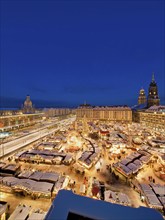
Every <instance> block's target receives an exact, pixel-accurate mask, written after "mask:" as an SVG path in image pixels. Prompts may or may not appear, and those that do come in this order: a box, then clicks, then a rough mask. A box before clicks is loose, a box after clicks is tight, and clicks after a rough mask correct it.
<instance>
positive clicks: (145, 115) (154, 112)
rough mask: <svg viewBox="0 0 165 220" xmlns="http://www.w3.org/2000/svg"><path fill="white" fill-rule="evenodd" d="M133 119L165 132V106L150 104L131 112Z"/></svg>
mask: <svg viewBox="0 0 165 220" xmlns="http://www.w3.org/2000/svg"><path fill="white" fill-rule="evenodd" d="M133 121H134V122H137V123H140V124H141V125H143V126H146V127H148V128H151V129H153V130H155V131H158V132H165V106H151V107H150V108H148V109H146V110H138V111H134V112H133Z"/></svg>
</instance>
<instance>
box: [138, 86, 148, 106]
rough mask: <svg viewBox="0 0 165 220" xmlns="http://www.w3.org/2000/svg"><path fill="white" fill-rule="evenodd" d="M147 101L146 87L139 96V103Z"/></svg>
mask: <svg viewBox="0 0 165 220" xmlns="http://www.w3.org/2000/svg"><path fill="white" fill-rule="evenodd" d="M146 102H147V98H146V95H145V91H144V89H141V90H140V92H139V97H138V105H141V104H145V103H146Z"/></svg>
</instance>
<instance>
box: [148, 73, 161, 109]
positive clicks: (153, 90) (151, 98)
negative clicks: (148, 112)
mask: <svg viewBox="0 0 165 220" xmlns="http://www.w3.org/2000/svg"><path fill="white" fill-rule="evenodd" d="M159 104H160V99H159V95H158V87H157V84H156V82H155V78H154V74H153V75H152V81H151V83H150V85H149V89H148V97H147V107H148V108H149V107H151V106H153V105H159Z"/></svg>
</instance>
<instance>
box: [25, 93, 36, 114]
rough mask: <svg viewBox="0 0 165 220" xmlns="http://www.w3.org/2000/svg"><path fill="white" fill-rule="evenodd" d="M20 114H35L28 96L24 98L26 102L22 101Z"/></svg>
mask: <svg viewBox="0 0 165 220" xmlns="http://www.w3.org/2000/svg"><path fill="white" fill-rule="evenodd" d="M22 112H23V113H24V114H31V113H34V112H35V109H34V106H33V104H32V101H31V100H30V96H29V95H27V96H26V100H25V101H24V104H23V109H22Z"/></svg>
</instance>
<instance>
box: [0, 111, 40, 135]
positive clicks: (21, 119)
mask: <svg viewBox="0 0 165 220" xmlns="http://www.w3.org/2000/svg"><path fill="white" fill-rule="evenodd" d="M42 117H43V113H35V114H22V112H20V113H19V114H16V115H14V114H13V115H12V114H11V115H2V116H0V131H10V130H13V129H18V128H23V127H26V126H31V125H34V124H35V123H37V122H39V121H41V120H42Z"/></svg>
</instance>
